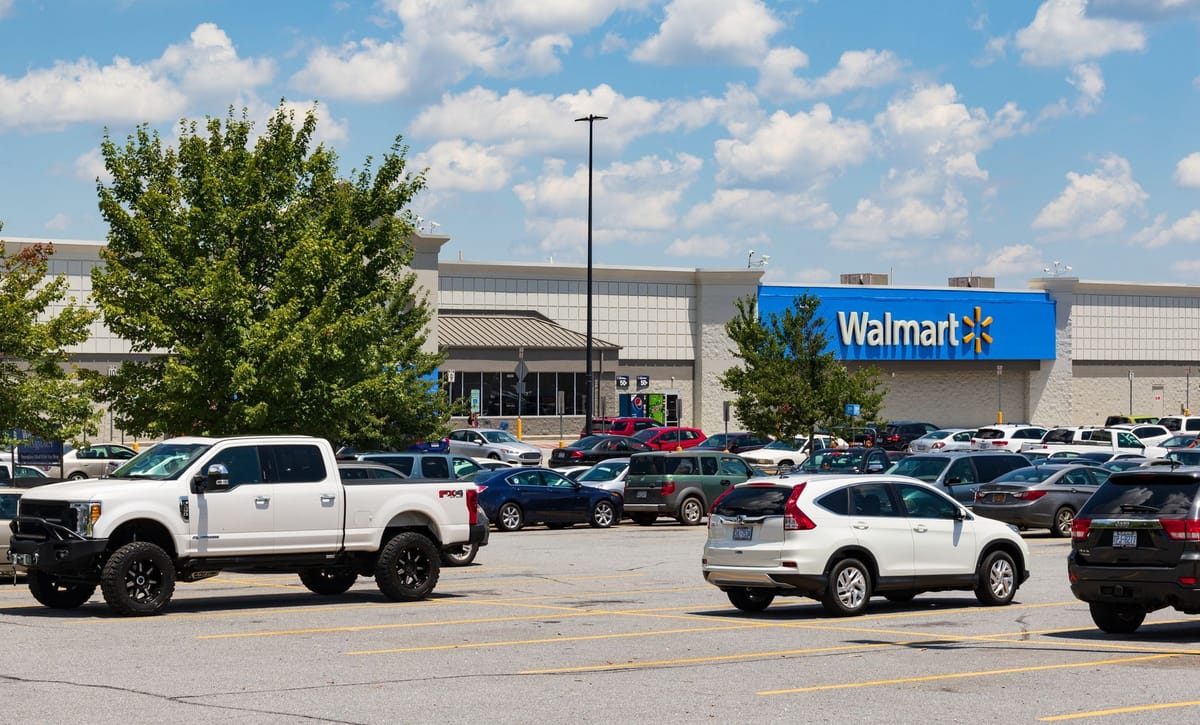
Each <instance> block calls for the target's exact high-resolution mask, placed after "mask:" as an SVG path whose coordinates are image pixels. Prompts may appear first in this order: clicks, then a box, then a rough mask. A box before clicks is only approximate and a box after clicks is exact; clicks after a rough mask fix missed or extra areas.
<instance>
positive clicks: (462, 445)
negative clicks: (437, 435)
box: [448, 428, 542, 466]
mask: <svg viewBox="0 0 1200 725" xmlns="http://www.w3.org/2000/svg"><path fill="white" fill-rule="evenodd" d="M448 438H449V440H450V452H451V453H456V454H458V455H460V456H468V457H471V458H474V457H476V456H478V457H481V458H494V459H496V460H498V461H506V462H508V463H516V464H518V465H521V466H540V465H542V449H541V448H538V447H537V446H532V445H529V444H528V443H524V442H522V441H520V440H519V439H518V438H517V437H516V436H514V435H513V434H512V433H509V432H508V431H506V430H501V429H499V428H459V429H458V430H453V431H450V435H449V436H448Z"/></svg>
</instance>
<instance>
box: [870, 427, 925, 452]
mask: <svg viewBox="0 0 1200 725" xmlns="http://www.w3.org/2000/svg"><path fill="white" fill-rule="evenodd" d="M935 430H938V427H937V426H936V425H934V424H933V423H921V422H918V421H914V420H894V421H892V422H890V423H888V424H887V427H886V428H884V429H883V433H882V434H881V435H880V437H879V439H878V440H877V441H876V445H878V446H879V447H881V448H884V449H886V450H889V451H902V450H904V449H905V448H908V444H909V443H912V442H913V441H915V440H916V439H918V438H920V437H921V436H923V435H926V434H929V433H932V432H934V431H935Z"/></svg>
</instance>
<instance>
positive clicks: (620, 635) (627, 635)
mask: <svg viewBox="0 0 1200 725" xmlns="http://www.w3.org/2000/svg"><path fill="white" fill-rule="evenodd" d="M758 626H759V625H754V624H733V625H728V626H724V627H688V628H685V629H659V630H655V631H653V632H613V633H610V634H588V635H580V636H578V637H545V638H542V639H514V640H507V641H501V642H468V643H462V642H459V643H456V644H439V645H429V646H426V647H396V648H393V649H369V650H359V651H356V652H347V653H346V654H348V655H382V654H396V653H401V652H434V651H437V650H449V649H476V648H482V647H516V646H521V645H531V644H548V643H550V642H589V641H593V640H600V639H631V638H634V637H657V636H661V635H666V634H694V633H696V632H709V631H712V632H719V631H728V630H733V629H755V628H756V627H758ZM522 674H527V673H522Z"/></svg>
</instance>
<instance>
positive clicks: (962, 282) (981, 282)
mask: <svg viewBox="0 0 1200 725" xmlns="http://www.w3.org/2000/svg"><path fill="white" fill-rule="evenodd" d="M949 284H950V286H951V287H982V288H986V289H994V288H995V287H996V278H995V277H980V276H978V275H971V276H970V277H951V278H950V279H949Z"/></svg>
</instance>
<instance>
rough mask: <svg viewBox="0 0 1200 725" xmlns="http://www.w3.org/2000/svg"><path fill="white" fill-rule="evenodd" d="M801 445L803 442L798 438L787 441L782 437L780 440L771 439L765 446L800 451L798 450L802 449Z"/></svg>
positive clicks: (773, 448)
mask: <svg viewBox="0 0 1200 725" xmlns="http://www.w3.org/2000/svg"><path fill="white" fill-rule="evenodd" d="M801 445H802V444H801V442H800V441H797V440H790V441H787V440H784V439H782V438H780V439H779V440H775V441H771V442H770V443H768V444H767V445H765V446H763V447H764V448H770V449H771V450H773V451H798V450H800V446H801Z"/></svg>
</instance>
